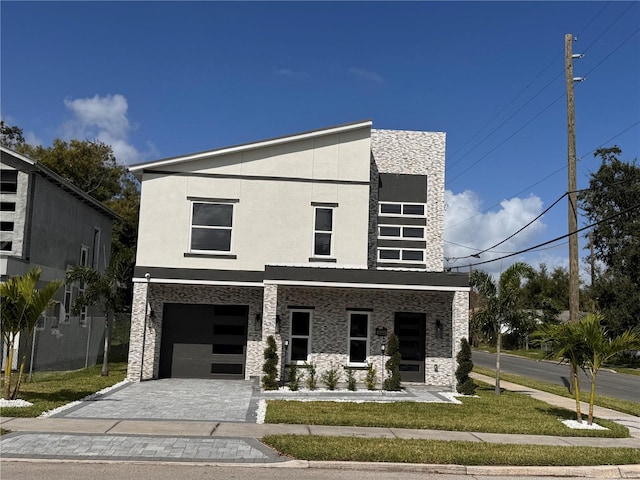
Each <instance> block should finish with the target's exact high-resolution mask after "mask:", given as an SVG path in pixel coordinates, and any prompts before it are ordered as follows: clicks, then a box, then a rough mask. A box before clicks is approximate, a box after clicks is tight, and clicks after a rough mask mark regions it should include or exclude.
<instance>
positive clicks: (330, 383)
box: [322, 365, 340, 390]
mask: <svg viewBox="0 0 640 480" xmlns="http://www.w3.org/2000/svg"><path fill="white" fill-rule="evenodd" d="M339 381H340V372H339V371H338V369H337V368H335V367H334V366H333V365H331V368H330V369H329V370H327V371H326V372H324V373H323V374H322V383H324V384H325V385H326V387H327V388H328V389H329V390H335V389H336V387H337V386H338V382H339Z"/></svg>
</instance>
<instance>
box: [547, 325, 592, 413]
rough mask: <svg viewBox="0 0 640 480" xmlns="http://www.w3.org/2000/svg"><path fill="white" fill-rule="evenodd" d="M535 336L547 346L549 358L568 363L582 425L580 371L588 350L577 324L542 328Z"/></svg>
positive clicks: (577, 411)
mask: <svg viewBox="0 0 640 480" xmlns="http://www.w3.org/2000/svg"><path fill="white" fill-rule="evenodd" d="M535 336H536V337H537V338H538V339H539V340H540V341H541V342H544V343H546V344H547V347H548V351H547V357H548V358H552V359H554V360H558V361H560V362H561V363H568V364H569V369H570V375H571V379H570V380H569V382H570V383H571V386H572V390H573V393H574V397H575V400H576V420H577V421H578V422H580V423H582V412H581V411H580V378H579V376H578V374H579V371H580V369H581V368H582V366H583V365H584V362H585V357H586V350H585V346H584V342H583V339H582V336H581V334H580V331H579V330H578V324H577V323H563V324H552V323H547V324H543V325H541V326H540V328H539V329H538V330H537V331H536V332H535Z"/></svg>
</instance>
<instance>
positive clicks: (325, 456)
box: [262, 435, 640, 466]
mask: <svg viewBox="0 0 640 480" xmlns="http://www.w3.org/2000/svg"><path fill="white" fill-rule="evenodd" d="M262 441H263V442H264V443H266V444H267V445H270V446H271V447H273V448H275V449H276V450H277V451H278V452H280V453H281V454H283V455H288V456H291V457H294V458H297V459H300V460H320V461H353V462H400V463H431V464H452V465H527V466H530V465H553V466H561V465H629V464H636V463H640V450H638V449H635V448H597V447H560V446H548V445H507V444H498V443H480V442H458V441H456V442H447V441H435V440H404V439H398V438H394V439H381V438H351V437H321V436H307V435H268V436H266V437H264V438H263V439H262Z"/></svg>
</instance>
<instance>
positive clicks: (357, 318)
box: [349, 312, 369, 366]
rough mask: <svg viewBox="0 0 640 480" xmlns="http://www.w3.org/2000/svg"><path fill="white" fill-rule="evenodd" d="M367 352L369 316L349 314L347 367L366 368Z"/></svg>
mask: <svg viewBox="0 0 640 480" xmlns="http://www.w3.org/2000/svg"><path fill="white" fill-rule="evenodd" d="M368 351H369V314H368V313H363V312H349V365H354V366H366V365H367V353H368Z"/></svg>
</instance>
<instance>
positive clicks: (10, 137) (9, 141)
mask: <svg viewBox="0 0 640 480" xmlns="http://www.w3.org/2000/svg"><path fill="white" fill-rule="evenodd" d="M0 145H2V146H3V147H7V148H10V149H12V150H15V149H16V148H18V147H20V146H22V145H24V135H23V134H22V129H21V128H20V127H10V126H9V125H7V124H6V123H4V120H0Z"/></svg>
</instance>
